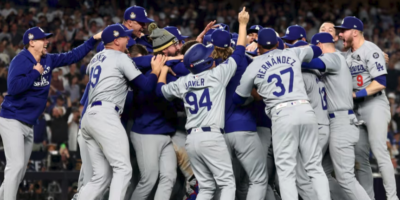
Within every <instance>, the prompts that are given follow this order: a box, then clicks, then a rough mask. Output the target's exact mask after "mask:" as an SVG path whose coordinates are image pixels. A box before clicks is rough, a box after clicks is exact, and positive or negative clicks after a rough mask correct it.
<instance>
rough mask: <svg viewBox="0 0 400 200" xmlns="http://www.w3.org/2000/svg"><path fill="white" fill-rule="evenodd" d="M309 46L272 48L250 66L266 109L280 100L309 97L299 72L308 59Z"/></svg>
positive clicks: (311, 55) (310, 51) (309, 53)
mask: <svg viewBox="0 0 400 200" xmlns="http://www.w3.org/2000/svg"><path fill="white" fill-rule="evenodd" d="M312 57H313V51H312V49H311V48H310V47H304V48H293V49H285V50H279V49H276V50H273V51H270V52H267V53H265V54H263V55H261V56H259V57H257V58H256V59H255V60H254V61H253V63H252V64H251V65H250V66H249V68H251V70H252V71H253V72H254V73H256V78H255V79H254V84H255V85H256V86H257V90H258V93H259V94H260V96H262V97H263V99H264V102H265V104H266V106H267V109H271V108H273V107H274V106H276V105H278V104H279V103H283V102H289V101H296V100H308V96H307V93H306V91H305V88H304V82H303V77H302V74H301V63H302V62H303V60H304V61H310V60H311V59H312Z"/></svg>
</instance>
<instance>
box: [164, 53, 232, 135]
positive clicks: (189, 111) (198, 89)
mask: <svg viewBox="0 0 400 200" xmlns="http://www.w3.org/2000/svg"><path fill="white" fill-rule="evenodd" d="M236 67H237V64H236V62H235V60H234V59H233V58H231V57H229V58H228V60H226V61H225V62H223V63H221V64H220V65H218V66H217V67H215V68H213V69H211V70H206V71H203V72H201V73H199V74H189V75H187V76H184V77H180V78H179V79H178V80H177V81H175V82H171V83H168V84H167V85H164V86H162V88H161V91H162V93H163V95H164V97H165V98H166V99H167V100H172V99H174V98H180V99H183V102H184V107H185V111H186V115H187V121H186V126H185V128H186V129H190V128H200V127H215V128H224V127H225V123H224V121H225V98H226V96H225V95H226V91H225V88H226V86H227V85H228V82H229V80H230V79H231V78H232V76H233V75H234V74H235V71H236Z"/></svg>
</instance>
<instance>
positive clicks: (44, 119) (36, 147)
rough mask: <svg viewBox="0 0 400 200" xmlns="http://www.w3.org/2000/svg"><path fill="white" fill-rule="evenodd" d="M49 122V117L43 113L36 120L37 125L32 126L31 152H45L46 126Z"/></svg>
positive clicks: (46, 141)
mask: <svg viewBox="0 0 400 200" xmlns="http://www.w3.org/2000/svg"><path fill="white" fill-rule="evenodd" d="M49 120H50V115H49V114H47V113H43V114H42V115H41V116H40V117H39V118H38V123H37V124H36V125H34V126H33V135H34V137H33V147H32V151H45V149H46V146H47V144H48V139H47V134H48V133H47V125H48V121H49Z"/></svg>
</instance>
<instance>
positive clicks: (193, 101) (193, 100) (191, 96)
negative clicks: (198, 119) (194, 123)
mask: <svg viewBox="0 0 400 200" xmlns="http://www.w3.org/2000/svg"><path fill="white" fill-rule="evenodd" d="M204 100H205V101H204ZM185 101H186V102H187V103H188V104H189V105H190V106H194V108H193V109H191V108H189V112H190V114H197V112H198V111H199V107H200V108H201V107H207V111H210V110H211V106H212V102H211V100H210V92H209V91H208V88H206V89H204V92H203V94H202V95H201V97H200V101H199V103H198V104H197V95H196V94H195V93H194V92H188V93H187V94H186V96H185Z"/></svg>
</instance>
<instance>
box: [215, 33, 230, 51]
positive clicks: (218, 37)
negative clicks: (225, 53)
mask: <svg viewBox="0 0 400 200" xmlns="http://www.w3.org/2000/svg"><path fill="white" fill-rule="evenodd" d="M211 43H212V44H213V45H214V46H217V47H221V48H227V47H230V46H231V35H230V34H229V32H228V31H225V30H219V29H218V30H215V31H214V33H212V34H211Z"/></svg>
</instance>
